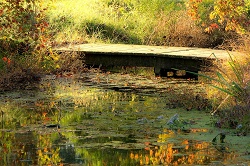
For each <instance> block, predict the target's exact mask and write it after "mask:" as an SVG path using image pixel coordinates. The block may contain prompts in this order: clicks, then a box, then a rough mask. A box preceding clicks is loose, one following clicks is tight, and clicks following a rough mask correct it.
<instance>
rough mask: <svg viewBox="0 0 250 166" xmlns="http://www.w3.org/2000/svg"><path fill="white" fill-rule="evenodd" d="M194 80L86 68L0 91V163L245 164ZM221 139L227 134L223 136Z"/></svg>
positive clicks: (244, 154)
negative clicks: (36, 84) (35, 84)
mask: <svg viewBox="0 0 250 166" xmlns="http://www.w3.org/2000/svg"><path fill="white" fill-rule="evenodd" d="M203 96H204V85H203V84H200V83H198V82H195V81H183V80H173V79H171V80H169V79H162V78H147V77H144V76H133V75H129V74H116V73H113V74H111V73H100V72H94V71H93V72H88V73H84V74H82V75H81V76H80V77H77V78H74V76H72V75H71V74H65V75H63V76H56V75H46V76H44V77H43V78H42V80H41V83H40V84H39V87H38V88H36V89H29V87H27V89H26V90H16V91H9V92H1V96H0V111H1V119H0V122H1V123H0V125H1V130H0V138H1V143H0V145H1V146H0V165H93V166H98V165H100V166H102V165H121V166H122V165H124V166H127V165H230V164H231V165H236V164H242V165H248V164H249V163H250V155H249V152H250V139H249V136H243V137H239V136H236V135H235V134H234V131H233V130H226V129H218V128H215V127H213V122H215V121H216V119H215V118H211V116H210V114H209V111H210V110H211V108H210V106H209V104H208V102H207V100H206V99H205V98H203ZM224 137H225V138H224Z"/></svg>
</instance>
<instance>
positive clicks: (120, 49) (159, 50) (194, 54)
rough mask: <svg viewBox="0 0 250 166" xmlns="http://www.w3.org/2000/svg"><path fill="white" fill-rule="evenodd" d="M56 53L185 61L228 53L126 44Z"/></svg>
mask: <svg viewBox="0 0 250 166" xmlns="http://www.w3.org/2000/svg"><path fill="white" fill-rule="evenodd" d="M56 50H58V51H79V52H84V53H91V54H94V53H98V54H99V53H103V54H111V55H113V54H122V55H134V56H136V55H143V56H152V55H155V56H160V57H173V56H174V57H176V58H185V59H189V58H191V59H196V58H198V59H203V58H205V59H206V58H215V57H214V56H213V55H212V54H213V53H214V54H215V55H216V57H217V58H220V59H221V58H227V57H228V53H227V51H225V50H215V49H207V48H194V47H167V46H147V45H128V44H81V45H72V46H68V47H61V48H57V49H56Z"/></svg>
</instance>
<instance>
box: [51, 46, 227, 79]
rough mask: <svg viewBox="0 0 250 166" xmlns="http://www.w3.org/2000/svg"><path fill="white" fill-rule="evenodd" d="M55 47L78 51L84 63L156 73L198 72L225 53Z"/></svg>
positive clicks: (159, 48) (163, 48)
mask: <svg viewBox="0 0 250 166" xmlns="http://www.w3.org/2000/svg"><path fill="white" fill-rule="evenodd" d="M56 50H57V51H59V52H64V51H67V52H68V51H77V52H81V53H83V55H84V60H85V63H86V64H87V65H100V64H102V65H103V66H144V67H154V68H155V73H156V75H162V73H161V72H162V71H163V69H164V71H165V72H166V70H167V71H169V70H171V69H173V68H175V69H180V70H189V71H193V72H198V71H200V70H201V68H202V67H204V65H207V64H209V65H211V64H212V63H211V62H212V61H213V60H214V59H215V56H216V58H219V59H225V58H228V57H229V56H228V52H227V51H224V50H214V49H206V48H193V47H167V46H145V45H126V44H81V45H72V46H68V47H61V48H57V49H56ZM214 55H215V56H214Z"/></svg>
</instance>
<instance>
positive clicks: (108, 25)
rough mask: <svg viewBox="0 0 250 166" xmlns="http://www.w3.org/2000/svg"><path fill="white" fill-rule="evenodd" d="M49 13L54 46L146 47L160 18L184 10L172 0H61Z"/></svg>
mask: <svg viewBox="0 0 250 166" xmlns="http://www.w3.org/2000/svg"><path fill="white" fill-rule="evenodd" d="M53 6H54V7H53V8H52V9H51V10H50V11H49V12H48V18H49V20H50V25H51V31H52V32H53V33H52V34H53V36H54V39H55V42H56V43H63V42H74V43H75V42H76V43H78V42H79V43H83V42H110V43H132V44H146V43H147V41H148V38H149V36H150V34H152V30H153V29H154V27H155V26H156V25H157V24H158V23H157V21H158V19H157V18H158V17H159V15H160V14H162V13H165V14H166V15H167V14H169V13H171V12H173V11H179V10H181V9H185V5H184V2H183V1H171V0H151V1H149V0H141V1H140V2H139V1H136V0H125V1H121V0H85V1H81V0H74V1H70V0H60V1H55V2H54V4H53Z"/></svg>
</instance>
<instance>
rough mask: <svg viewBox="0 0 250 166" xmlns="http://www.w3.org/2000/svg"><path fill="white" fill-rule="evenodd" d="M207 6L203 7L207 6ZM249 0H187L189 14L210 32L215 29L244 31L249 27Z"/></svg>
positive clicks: (240, 32)
mask: <svg viewBox="0 0 250 166" xmlns="http://www.w3.org/2000/svg"><path fill="white" fill-rule="evenodd" d="M208 5H209V8H207V9H206V8H205V6H208ZM249 6H250V1H248V0H247V1H242V0H216V1H211V0H189V1H188V9H189V14H190V15H191V16H192V17H193V19H194V20H197V21H198V22H199V23H201V24H203V25H205V26H206V27H207V28H206V31H207V32H209V33H211V32H212V31H214V30H216V29H220V30H225V31H235V32H237V33H239V34H242V33H244V32H245V31H246V30H247V28H248V27H249V24H250V22H249V18H250V15H249ZM208 16H209V17H208Z"/></svg>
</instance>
